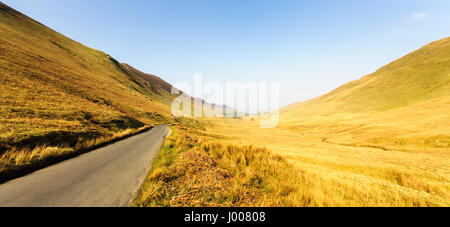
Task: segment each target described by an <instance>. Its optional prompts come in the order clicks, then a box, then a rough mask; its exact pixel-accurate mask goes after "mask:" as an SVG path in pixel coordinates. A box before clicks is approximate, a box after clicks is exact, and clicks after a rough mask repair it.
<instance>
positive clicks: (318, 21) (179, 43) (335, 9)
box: [2, 0, 450, 105]
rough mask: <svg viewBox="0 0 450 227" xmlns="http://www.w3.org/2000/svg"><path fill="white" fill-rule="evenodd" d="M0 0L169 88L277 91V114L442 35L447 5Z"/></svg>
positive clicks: (352, 0) (449, 30)
mask: <svg viewBox="0 0 450 227" xmlns="http://www.w3.org/2000/svg"><path fill="white" fill-rule="evenodd" d="M2 1H3V2H4V3H5V4H7V5H9V6H12V7H13V8H15V9H17V10H19V11H21V12H23V13H25V14H27V15H28V16H30V17H32V18H34V19H36V20H38V21H40V22H42V23H44V24H45V25H47V26H49V27H51V28H53V29H55V30H56V31H58V32H61V33H62V34H64V35H66V36H68V37H70V38H72V39H74V40H76V41H79V42H81V43H83V44H85V45H87V46H90V47H92V48H95V49H99V50H102V51H104V52H106V53H108V54H110V55H112V56H113V57H114V58H116V59H118V60H119V61H121V62H125V63H128V64H130V65H132V66H135V67H136V68H138V69H140V70H142V71H145V72H148V73H153V74H156V75H158V76H161V77H162V78H164V79H165V80H167V81H169V82H171V83H175V82H179V81H187V82H190V81H192V79H193V75H194V74H198V73H200V74H202V75H203V76H204V80H206V81H217V82H227V81H243V82H253V81H268V82H280V84H281V104H282V105H286V104H289V103H294V102H297V101H302V100H306V99H309V98H313V97H317V96H319V95H322V94H324V93H327V92H329V91H331V90H333V89H335V88H337V87H339V86H341V85H343V84H344V83H346V82H348V81H351V80H355V79H359V78H361V77H362V76H364V75H366V74H369V73H371V72H373V71H375V70H376V69H378V68H379V67H381V66H383V65H386V64H387V63H389V62H391V61H393V60H395V59H397V58H399V57H402V56H403V55H405V54H407V53H409V52H411V51H413V50H415V49H418V48H420V47H421V46H423V45H425V44H427V43H429V42H432V41H435V40H438V39H441V38H444V37H447V36H450V2H449V1H448V0H421V1H419V0H408V1H407V0H373V1H361V0H341V1H338V0H329V1H325V0H318V1H312V0H311V1H301V0H292V1H287V0H286V1H284V0H280V1H275V0H160V1H154V0H2Z"/></svg>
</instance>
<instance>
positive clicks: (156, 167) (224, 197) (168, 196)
mask: <svg viewBox="0 0 450 227" xmlns="http://www.w3.org/2000/svg"><path fill="white" fill-rule="evenodd" d="M176 131H177V133H176V134H173V135H172V136H171V137H169V138H168V140H167V141H166V143H165V145H164V147H163V149H162V151H161V153H160V154H159V155H158V157H157V158H156V160H155V162H154V164H153V168H152V170H151V172H150V174H149V176H148V178H147V180H146V182H145V184H144V185H143V187H142V189H141V192H140V193H139V194H138V196H137V198H136V205H137V206H171V207H236V206H244V207H245V206H276V205H280V204H277V203H275V202H276V201H277V200H276V198H278V197H282V196H284V195H287V194H289V193H290V191H291V190H292V187H291V186H289V185H287V184H286V183H284V179H286V177H288V173H290V172H292V171H294V169H293V168H292V166H291V165H289V164H288V163H287V162H286V161H285V160H284V159H283V158H281V157H280V156H277V155H272V154H271V153H270V152H268V151H267V150H266V149H261V148H255V147H253V146H234V145H230V144H228V145H224V144H222V143H218V142H208V140H209V139H210V138H211V137H209V136H193V135H192V133H191V132H192V128H191V129H190V131H191V132H189V133H188V132H187V131H185V130H184V129H179V128H178V129H177V130H176ZM275 182H276V183H275Z"/></svg>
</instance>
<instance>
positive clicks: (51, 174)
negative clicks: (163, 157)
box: [0, 125, 170, 207]
mask: <svg viewBox="0 0 450 227" xmlns="http://www.w3.org/2000/svg"><path fill="white" fill-rule="evenodd" d="M169 131H170V130H169V127H168V126H167V125H164V126H156V127H154V128H153V129H152V130H150V131H148V132H144V133H142V134H139V135H136V136H133V137H130V138H128V139H125V140H122V141H120V142H117V143H114V144H111V145H109V146H106V147H103V148H100V149H97V150H95V151H92V152H90V153H87V154H84V155H82V156H79V157H76V158H74V159H70V160H68V161H65V162H62V163H59V164H57V165H54V166H51V167H48V168H46V169H43V170H40V171H37V172H35V173H33V174H30V175H28V176H25V177H22V178H19V179H15V180H12V181H9V182H6V183H5V184H2V185H0V206H2V207H5V206H6V207H24V206H25V207H67V206H69V207H86V206H87V207H91V206H94V207H105V206H106V207H109V206H113V207H121V206H128V205H130V202H131V200H132V199H133V196H134V194H135V193H136V192H137V190H138V188H139V186H140V185H141V183H142V182H143V181H144V179H145V177H146V174H147V173H148V171H149V169H150V167H151V162H152V160H153V158H154V157H155V156H156V154H157V153H158V152H159V150H160V148H161V145H162V143H163V142H164V139H165V137H166V136H167V134H168V133H169Z"/></svg>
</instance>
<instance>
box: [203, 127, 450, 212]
mask: <svg viewBox="0 0 450 227" xmlns="http://www.w3.org/2000/svg"><path fill="white" fill-rule="evenodd" d="M206 131H207V132H208V133H211V134H215V135H217V136H218V137H220V136H223V137H221V139H216V141H218V142H220V143H232V144H236V145H238V146H246V145H249V144H257V145H258V146H260V147H265V148H267V150H269V151H270V152H272V153H273V154H275V155H279V156H281V157H282V158H284V159H286V160H287V162H288V163H289V164H290V165H292V166H293V168H294V169H295V170H293V171H292V170H288V169H286V170H285V171H289V177H285V178H284V179H283V182H284V184H283V185H289V187H290V188H291V190H289V191H288V192H287V193H285V194H280V195H279V196H277V197H275V198H274V201H272V204H275V205H277V206H449V205H450V165H449V163H450V159H449V158H450V154H449V151H450V150H449V149H450V148H449V147H446V148H422V149H419V148H418V147H414V149H408V148H407V147H405V149H401V148H397V149H392V150H386V149H380V148H376V147H368V146H358V145H341V144H337V143H332V142H329V141H326V140H324V137H327V136H329V135H331V134H333V132H327V131H320V132H319V131H317V130H314V129H312V130H311V129H309V130H308V129H306V130H302V129H301V128H300V127H299V128H298V129H297V130H293V129H292V127H290V128H283V127H280V128H276V129H261V128H260V127H259V124H258V121H257V120H256V121H252V120H251V119H242V120H231V119H227V120H226V121H225V120H214V123H213V124H209V127H207V129H206ZM302 134H303V135H302ZM230 135H232V136H230ZM289 168H290V167H289ZM272 183H273V187H282V185H279V183H278V182H272Z"/></svg>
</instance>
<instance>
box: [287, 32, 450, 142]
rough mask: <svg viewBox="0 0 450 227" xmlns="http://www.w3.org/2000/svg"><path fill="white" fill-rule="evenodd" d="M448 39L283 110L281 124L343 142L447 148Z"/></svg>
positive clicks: (449, 104) (449, 106)
mask: <svg viewBox="0 0 450 227" xmlns="http://www.w3.org/2000/svg"><path fill="white" fill-rule="evenodd" d="M449 111H450V38H445V39H442V40H439V41H436V42H433V43H431V44H429V45H426V46H424V47H423V48H421V49H419V50H417V51H415V52H413V53H411V54H409V55H407V56H405V57H403V58H401V59H399V60H397V61H395V62H393V63H391V64H389V65H387V66H385V67H383V68H381V69H379V70H378V71H376V72H375V73H373V74H371V75H368V76H366V77H364V78H362V79H360V80H357V81H353V82H350V83H348V84H346V85H344V86H342V87H340V88H338V89H336V90H335V91H333V92H331V93H329V94H326V95H324V96H322V97H319V98H317V99H313V100H310V101H307V102H303V103H298V104H294V105H291V106H288V107H286V108H284V109H283V110H282V115H281V118H282V126H283V127H286V128H290V129H295V130H298V128H299V127H300V126H301V125H306V126H307V128H308V129H307V131H310V132H311V133H322V134H324V132H327V135H324V137H326V138H328V137H331V138H332V140H334V141H339V142H342V143H360V144H370V145H383V144H384V145H389V146H404V145H410V146H412V147H428V148H445V147H447V148H448V147H450V128H449V127H448V125H450V115H448V114H447V113H448V112H449Z"/></svg>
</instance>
